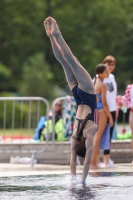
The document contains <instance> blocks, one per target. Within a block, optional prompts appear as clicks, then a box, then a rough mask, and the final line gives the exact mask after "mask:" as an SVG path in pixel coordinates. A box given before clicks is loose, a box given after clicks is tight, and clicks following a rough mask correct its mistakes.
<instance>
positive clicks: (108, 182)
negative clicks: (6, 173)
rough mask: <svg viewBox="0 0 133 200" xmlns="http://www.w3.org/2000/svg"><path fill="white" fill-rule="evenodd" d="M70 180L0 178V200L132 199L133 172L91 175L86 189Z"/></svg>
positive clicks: (55, 177)
mask: <svg viewBox="0 0 133 200" xmlns="http://www.w3.org/2000/svg"><path fill="white" fill-rule="evenodd" d="M79 176H80V175H79ZM70 180H71V177H70V175H69V174H64V175H60V174H59V175H39V176H25V177H7V178H5V177H4V178H0V200H10V199H11V200H67V199H68V200H70V199H72V200H74V199H75V200H80V199H81V200H84V199H87V200H88V199H90V200H133V173H114V172H113V173H112V172H103V173H102V172H98V173H90V175H89V176H88V177H87V182H86V186H83V185H80V184H78V185H73V184H71V181H70Z"/></svg>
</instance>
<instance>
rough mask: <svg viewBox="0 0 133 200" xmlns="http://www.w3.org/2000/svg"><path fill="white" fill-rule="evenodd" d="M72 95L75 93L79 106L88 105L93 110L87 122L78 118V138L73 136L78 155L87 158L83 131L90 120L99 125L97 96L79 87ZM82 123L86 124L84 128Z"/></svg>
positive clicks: (73, 90) (74, 89)
mask: <svg viewBox="0 0 133 200" xmlns="http://www.w3.org/2000/svg"><path fill="white" fill-rule="evenodd" d="M72 93H73V96H74V99H75V101H76V103H77V106H79V105H88V106H89V107H90V109H91V113H90V114H88V115H87V117H86V119H85V120H84V119H78V118H76V120H78V129H77V137H75V136H74V135H72V137H73V138H74V139H75V140H76V153H77V155H78V156H80V157H83V158H85V154H86V147H85V138H84V137H83V129H84V127H85V125H86V123H87V121H88V120H91V121H93V122H94V123H96V124H97V123H98V110H97V102H96V95H95V94H89V93H87V92H84V91H83V90H81V89H80V88H78V86H77V85H76V86H75V87H74V88H73V89H72ZM82 122H83V123H84V125H83V126H82V125H81V124H82ZM80 125H81V129H80Z"/></svg>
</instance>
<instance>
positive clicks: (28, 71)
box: [19, 53, 54, 98]
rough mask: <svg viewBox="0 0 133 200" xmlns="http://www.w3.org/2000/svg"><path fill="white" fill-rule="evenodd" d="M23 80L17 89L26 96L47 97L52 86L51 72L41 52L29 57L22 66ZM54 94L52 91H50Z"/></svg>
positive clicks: (52, 89)
mask: <svg viewBox="0 0 133 200" xmlns="http://www.w3.org/2000/svg"><path fill="white" fill-rule="evenodd" d="M22 77H23V81H22V82H21V84H20V86H19V91H20V93H21V94H22V95H24V96H25V95H26V96H41V97H47V98H49V97H50V96H51V91H54V88H53V86H52V78H53V74H52V73H51V71H50V69H49V65H48V64H47V63H46V62H45V59H44V55H43V54H42V53H39V54H36V55H34V56H31V57H29V59H28V60H27V61H26V62H25V63H24V66H23V75H22ZM52 93H53V94H54V92H52Z"/></svg>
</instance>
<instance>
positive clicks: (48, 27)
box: [44, 18, 51, 37]
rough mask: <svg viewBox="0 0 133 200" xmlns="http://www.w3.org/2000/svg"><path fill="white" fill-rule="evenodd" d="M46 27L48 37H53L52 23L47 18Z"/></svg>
mask: <svg viewBox="0 0 133 200" xmlns="http://www.w3.org/2000/svg"><path fill="white" fill-rule="evenodd" d="M44 27H45V30H46V34H47V36H48V37H50V36H51V23H50V19H49V18H46V20H45V21H44Z"/></svg>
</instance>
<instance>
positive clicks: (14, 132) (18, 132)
mask: <svg viewBox="0 0 133 200" xmlns="http://www.w3.org/2000/svg"><path fill="white" fill-rule="evenodd" d="M34 131H35V129H30V130H28V129H14V130H12V129H6V130H3V129H0V136H12V135H13V136H33V135H34Z"/></svg>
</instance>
